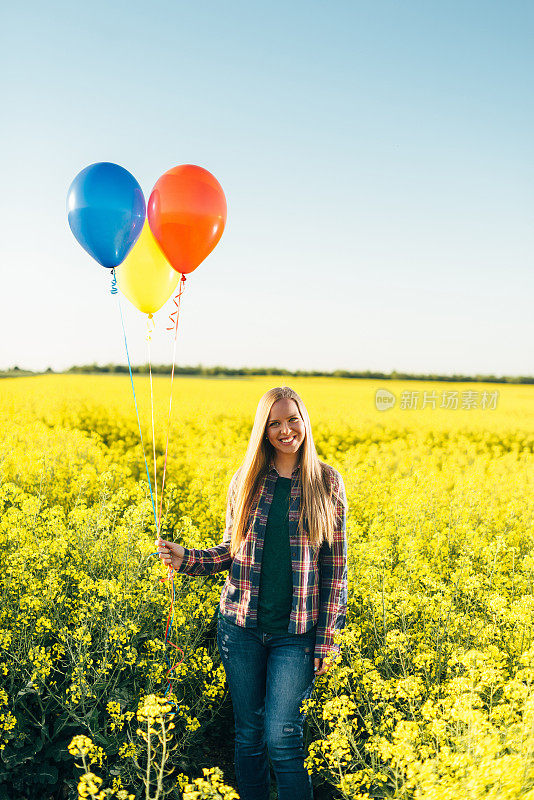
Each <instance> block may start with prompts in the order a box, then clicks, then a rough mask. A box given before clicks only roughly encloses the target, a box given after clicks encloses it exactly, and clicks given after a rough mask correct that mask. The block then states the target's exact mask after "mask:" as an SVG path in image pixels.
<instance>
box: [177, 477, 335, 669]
mask: <svg viewBox="0 0 534 800" xmlns="http://www.w3.org/2000/svg"><path fill="white" fill-rule="evenodd" d="M328 472H329V475H330V480H331V487H332V490H333V493H334V494H333V496H334V503H335V522H334V541H333V546H332V547H331V548H330V547H329V545H328V542H326V541H324V542H323V543H322V545H321V546H320V547H319V548H317V547H315V548H314V547H312V546H311V545H310V542H309V538H308V534H307V533H306V532H305V531H303V530H301V529H297V528H298V517H299V510H300V498H301V489H300V480H299V477H300V464H299V465H297V466H296V467H295V469H294V470H293V473H292V475H291V493H290V506H289V541H290V546H291V560H292V565H293V599H292V603H291V613H290V618H289V627H288V633H306V632H307V631H309V630H311V628H313V626H314V625H315V624H316V623H317V631H316V637H315V651H314V657H315V658H324V656H326V655H327V654H328V653H330V652H333V653H334V654H336V653H338V652H339V650H340V646H339V644H338V643H334V641H333V637H334V631H336V630H342V629H343V628H344V627H345V621H346V613H347V533H346V518H347V517H346V514H347V501H346V494H345V486H344V483H343V478H342V477H341V475H340V473H339V472H338V471H337V470H336V469H334V468H333V467H330V466H329V467H328ZM238 473H239V470H238V471H237V472H236V473H235V474H234V476H233V477H232V481H231V484H230V486H231V490H232V491H230V500H229V502H228V504H227V508H226V528H225V531H224V535H223V539H222V544H218V545H217V546H216V547H210V548H208V549H206V550H197V549H194V548H190V549H188V548H185V553H184V558H183V561H182V563H181V565H180V567H179V569H178V570H176V572H177V573H185V574H188V575H211V574H213V573H216V572H222V571H223V570H226V569H228V570H229V573H228V575H227V577H226V580H225V582H224V586H223V588H222V592H221V598H220V601H219V608H220V611H221V613H222V614H223V615H224V616H226V617H229V618H230V619H231V620H232V621H233V622H234V623H235V624H237V625H240V626H242V627H243V628H256V627H257V611H258V594H259V587H260V573H261V559H262V554H263V539H264V534H265V527H266V525H267V517H268V514H269V508H270V506H271V503H272V500H273V493H274V486H275V483H276V479H277V477H278V475H279V473H278V471H277V469H276V467H275V466H274V464H272V463H271V466H270V469H269V471H268V473H267V474H266V475H265V477H264V478H263V481H262V483H261V485H260V487H259V490H258V493H257V495H256V497H258V495H259V499H258V503H257V506H256V507H255V510H253V511H252V512H251V516H250V518H249V526H248V533H247V537H246V539H245V540H244V541H243V542H242V543H241V547H240V548H239V550H238V552H237V553H236V555H235V558H233V559H232V558H231V556H230V541H231V534H232V520H233V508H232V492H233V489H234V488H235V481H236V479H237V475H238ZM255 499H256V498H255ZM253 508H254V505H253Z"/></svg>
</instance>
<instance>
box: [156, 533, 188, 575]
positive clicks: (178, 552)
mask: <svg viewBox="0 0 534 800" xmlns="http://www.w3.org/2000/svg"><path fill="white" fill-rule="evenodd" d="M154 544H155V545H156V547H157V550H158V556H159V558H160V559H161V561H163V563H164V564H165V566H166V567H173V569H179V568H180V565H181V563H182V561H183V560H184V553H185V549H184V548H183V547H182V545H181V544H175V543H174V542H166V541H164V540H163V539H156V541H155V543H154Z"/></svg>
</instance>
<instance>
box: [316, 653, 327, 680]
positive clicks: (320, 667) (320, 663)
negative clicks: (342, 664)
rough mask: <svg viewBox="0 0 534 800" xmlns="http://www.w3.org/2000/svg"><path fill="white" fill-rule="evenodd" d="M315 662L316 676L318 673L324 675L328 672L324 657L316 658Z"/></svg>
mask: <svg viewBox="0 0 534 800" xmlns="http://www.w3.org/2000/svg"><path fill="white" fill-rule="evenodd" d="M313 663H314V665H315V677H317V675H324V674H325V672H326V668H325V666H324V658H314V660H313Z"/></svg>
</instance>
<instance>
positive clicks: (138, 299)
mask: <svg viewBox="0 0 534 800" xmlns="http://www.w3.org/2000/svg"><path fill="white" fill-rule="evenodd" d="M115 273H116V275H117V283H118V285H119V289H120V290H121V292H122V293H123V294H124V295H126V297H127V298H128V300H130V302H131V303H133V304H134V306H137V308H138V309H139V311H143V312H144V313H145V314H154V312H155V311H158V310H159V309H160V308H161V306H162V305H163V304H164V303H166V302H167V300H168V299H169V297H170V296H171V294H172V293H173V292H174V290H175V289H176V287H177V286H178V282H179V281H180V278H181V275H180V273H179V272H176V270H175V269H173V268H172V267H171V265H170V264H169V262H168V261H167V259H166V258H165V256H164V255H163V253H162V252H161V250H160V248H159V245H158V243H157V242H156V240H155V238H154V236H153V234H152V231H151V230H150V228H149V225H148V220H145V224H144V225H143V230H142V231H141V235H140V236H139V239H138V240H137V241H136V243H135V244H134V246H133V247H132V249H131V250H130V252H129V253H128V255H127V256H126V258H125V259H124V261H123V262H122V264H120V265H119V266H118V267H116V268H115Z"/></svg>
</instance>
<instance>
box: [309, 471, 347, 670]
mask: <svg viewBox="0 0 534 800" xmlns="http://www.w3.org/2000/svg"><path fill="white" fill-rule="evenodd" d="M333 490H334V505H335V521H334V540H333V543H332V546H331V547H330V545H329V544H328V542H326V541H325V542H323V544H322V545H321V549H320V551H319V570H320V584H319V617H318V620H317V632H316V637H315V652H314V657H315V658H324V657H325V656H326V655H328V653H330V652H334V654H336V653H339V651H340V645H339V643H334V632H335V631H336V630H343V628H344V627H345V622H346V618H347V589H348V571H347V496H346V493H345V485H344V483H343V478H342V477H341V475H340V473H339V472H337V471H336V473H335V475H334V480H333Z"/></svg>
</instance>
